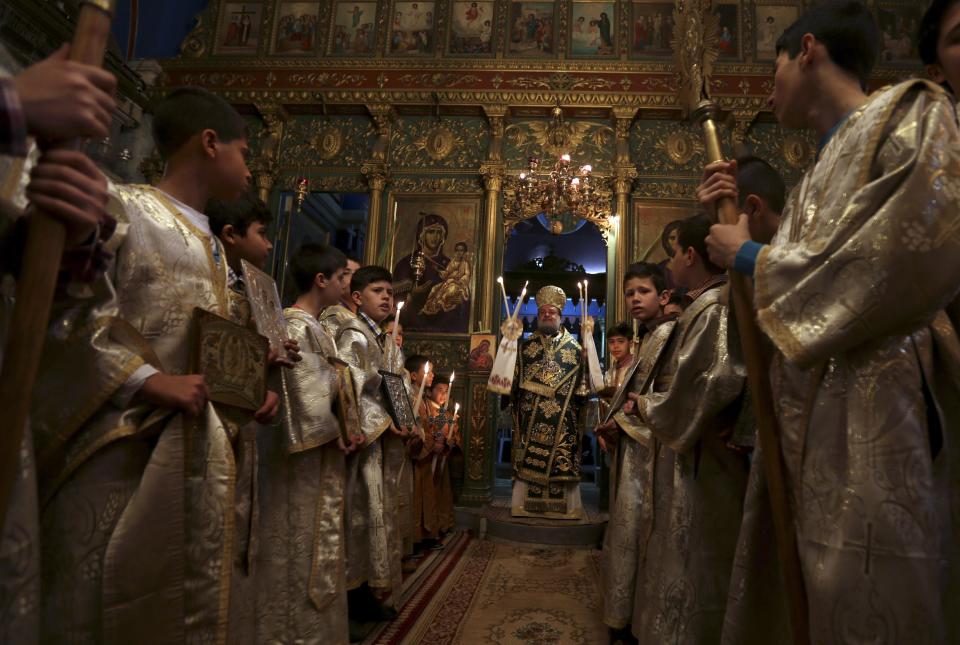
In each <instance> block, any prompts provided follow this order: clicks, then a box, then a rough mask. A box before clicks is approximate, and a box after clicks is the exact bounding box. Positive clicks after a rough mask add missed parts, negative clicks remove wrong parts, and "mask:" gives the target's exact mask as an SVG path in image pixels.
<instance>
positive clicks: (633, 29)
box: [629, 0, 674, 57]
mask: <svg viewBox="0 0 960 645" xmlns="http://www.w3.org/2000/svg"><path fill="white" fill-rule="evenodd" d="M632 9H633V15H632V16H631V22H630V31H629V35H630V51H631V53H632V54H634V55H636V56H638V57H644V56H653V57H657V56H672V55H673V48H672V47H671V44H670V43H671V40H672V39H673V9H674V7H673V3H672V2H662V1H659V2H650V0H639V1H634V2H633V5H632Z"/></svg>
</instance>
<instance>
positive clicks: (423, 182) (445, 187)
mask: <svg viewBox="0 0 960 645" xmlns="http://www.w3.org/2000/svg"><path fill="white" fill-rule="evenodd" d="M390 185H391V188H392V189H393V190H394V191H396V192H400V193H482V192H483V184H482V183H480V177H479V176H477V177H442V178H441V177H395V178H393V180H392V181H391V183H390Z"/></svg>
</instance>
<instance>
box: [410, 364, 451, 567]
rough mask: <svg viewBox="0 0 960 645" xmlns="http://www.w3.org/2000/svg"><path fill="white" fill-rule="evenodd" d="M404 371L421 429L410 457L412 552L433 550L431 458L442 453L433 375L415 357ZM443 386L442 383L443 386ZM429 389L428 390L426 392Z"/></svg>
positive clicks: (436, 526) (436, 527) (436, 525)
mask: <svg viewBox="0 0 960 645" xmlns="http://www.w3.org/2000/svg"><path fill="white" fill-rule="evenodd" d="M406 367H407V371H409V372H410V380H411V381H412V383H413V385H414V388H415V389H416V390H417V398H416V400H415V403H414V406H415V411H416V414H417V416H418V417H419V418H420V427H421V428H422V429H423V442H422V445H421V446H420V450H418V451H417V452H416V453H415V454H413V455H412V456H413V464H414V467H413V471H414V476H413V486H414V488H413V526H414V540H415V543H416V550H417V551H422V550H424V549H428V548H433V547H434V546H436V545H437V538H438V537H439V536H440V522H439V512H438V510H439V509H438V504H437V501H438V500H437V490H436V486H434V483H433V472H432V466H433V458H434V456H437V455H439V454H441V453H442V451H443V439H442V437H443V434H442V428H440V427H438V424H439V422H440V419H439V418H438V415H437V409H438V407H437V406H435V405H433V404H432V403H431V396H430V393H431V392H432V391H433V390H432V388H431V385H433V379H434V372H433V370H432V366H431V364H430V361H429V360H428V359H427V357H426V356H423V355H421V354H415V355H413V356H411V357H410V358H408V359H407V363H406ZM444 385H446V383H444ZM428 388H431V389H428Z"/></svg>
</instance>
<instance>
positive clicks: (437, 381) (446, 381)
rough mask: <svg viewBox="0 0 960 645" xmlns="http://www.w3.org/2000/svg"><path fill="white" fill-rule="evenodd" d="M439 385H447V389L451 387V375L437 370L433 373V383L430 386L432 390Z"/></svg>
mask: <svg viewBox="0 0 960 645" xmlns="http://www.w3.org/2000/svg"><path fill="white" fill-rule="evenodd" d="M438 385H446V386H447V389H450V375H449V374H444V373H443V372H436V373H435V374H434V375H433V385H431V386H430V389H431V390H432V389H433V388H435V387H436V386H438Z"/></svg>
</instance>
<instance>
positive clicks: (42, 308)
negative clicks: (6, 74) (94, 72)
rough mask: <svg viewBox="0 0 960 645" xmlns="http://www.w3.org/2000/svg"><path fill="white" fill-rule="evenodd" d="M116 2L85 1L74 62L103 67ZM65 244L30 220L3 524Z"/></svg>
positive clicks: (18, 309) (1, 485)
mask: <svg viewBox="0 0 960 645" xmlns="http://www.w3.org/2000/svg"><path fill="white" fill-rule="evenodd" d="M113 8H114V0H84V1H83V2H82V3H81V6H80V13H79V16H78V17H77V29H76V32H75V33H74V36H73V42H72V43H71V45H70V60H72V61H76V62H78V63H85V64H87V65H102V64H103V56H104V54H105V53H106V50H107V40H108V38H109V36H110V21H111V19H112V18H113ZM80 144H81V142H80V140H73V141H64V142H60V143H58V144H56V145H57V147H58V148H69V149H79V147H80ZM65 243H66V231H65V229H64V227H63V224H62V223H61V222H60V221H59V220H57V219H56V218H54V217H51V216H49V215H47V214H46V213H44V212H43V211H41V210H34V211H33V212H32V213H31V215H30V223H29V229H28V232H27V240H26V245H25V246H24V252H23V265H22V267H21V271H20V276H19V279H18V280H17V292H16V305H15V306H14V309H13V316H12V318H11V321H10V334H9V336H8V338H7V342H6V347H5V349H4V355H3V368H2V370H0V410H2V411H3V415H4V417H5V421H4V424H3V425H4V429H3V431H2V432H0V523H2V521H3V520H4V519H5V518H6V516H7V509H8V508H9V504H10V493H11V491H12V490H13V484H14V482H15V481H16V477H17V472H18V468H17V466H18V463H19V457H20V443H21V441H22V440H23V432H24V427H25V426H26V423H27V419H28V416H29V413H30V401H31V399H32V395H33V385H34V381H36V378H37V370H38V368H39V365H40V356H41V353H42V351H43V339H44V336H45V333H46V329H47V324H48V323H49V321H50V307H51V305H52V304H53V294H54V290H55V289H56V286H57V274H58V273H59V271H60V258H61V257H62V256H63V250H64V245H65Z"/></svg>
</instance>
